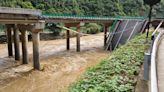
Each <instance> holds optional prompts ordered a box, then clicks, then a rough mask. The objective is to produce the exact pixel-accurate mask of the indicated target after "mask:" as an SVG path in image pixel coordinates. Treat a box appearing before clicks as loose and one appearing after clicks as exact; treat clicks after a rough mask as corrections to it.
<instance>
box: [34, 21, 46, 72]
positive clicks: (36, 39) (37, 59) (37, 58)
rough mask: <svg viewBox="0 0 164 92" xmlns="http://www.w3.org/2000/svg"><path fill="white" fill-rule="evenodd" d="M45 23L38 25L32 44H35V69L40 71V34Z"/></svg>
mask: <svg viewBox="0 0 164 92" xmlns="http://www.w3.org/2000/svg"><path fill="white" fill-rule="evenodd" d="M44 26H45V24H44V22H40V23H36V24H35V26H34V29H33V30H32V42H33V63H34V65H33V66H34V69H36V70H40V56H39V41H40V34H39V33H40V32H41V31H43V29H44Z"/></svg>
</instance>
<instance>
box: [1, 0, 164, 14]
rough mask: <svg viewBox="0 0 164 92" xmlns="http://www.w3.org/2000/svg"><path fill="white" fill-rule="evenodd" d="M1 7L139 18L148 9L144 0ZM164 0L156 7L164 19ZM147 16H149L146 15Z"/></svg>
mask: <svg viewBox="0 0 164 92" xmlns="http://www.w3.org/2000/svg"><path fill="white" fill-rule="evenodd" d="M0 6H5V7H21V8H31V9H40V10H42V11H43V12H44V13H57V14H73V15H89V16H139V13H140V10H142V9H144V10H145V12H146V13H148V12H147V10H148V9H147V8H148V7H145V5H144V4H143V0H1V3H0ZM163 7H164V0H161V3H160V4H158V5H156V6H155V9H154V10H153V13H154V15H155V16H158V17H164V15H163V14H164V9H163ZM146 15H147V14H146Z"/></svg>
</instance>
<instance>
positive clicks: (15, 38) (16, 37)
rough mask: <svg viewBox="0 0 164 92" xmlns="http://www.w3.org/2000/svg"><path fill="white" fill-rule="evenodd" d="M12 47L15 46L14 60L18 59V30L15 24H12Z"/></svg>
mask: <svg viewBox="0 0 164 92" xmlns="http://www.w3.org/2000/svg"><path fill="white" fill-rule="evenodd" d="M13 29H14V48H15V60H20V45H19V42H20V38H19V30H18V28H17V25H14V27H13Z"/></svg>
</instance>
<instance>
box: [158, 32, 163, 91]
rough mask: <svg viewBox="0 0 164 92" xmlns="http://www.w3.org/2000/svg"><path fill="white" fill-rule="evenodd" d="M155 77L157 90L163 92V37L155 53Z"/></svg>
mask: <svg viewBox="0 0 164 92" xmlns="http://www.w3.org/2000/svg"><path fill="white" fill-rule="evenodd" d="M162 31H163V30H162ZM157 76H158V90H159V92H164V36H163V37H162V39H161V42H160V44H159V47H158V52H157Z"/></svg>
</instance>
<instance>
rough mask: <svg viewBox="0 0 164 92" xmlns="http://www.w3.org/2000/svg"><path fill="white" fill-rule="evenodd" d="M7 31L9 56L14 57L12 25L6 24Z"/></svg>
mask: <svg viewBox="0 0 164 92" xmlns="http://www.w3.org/2000/svg"><path fill="white" fill-rule="evenodd" d="M6 31H7V45H8V56H9V57H12V56H13V47H12V25H11V24H6Z"/></svg>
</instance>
